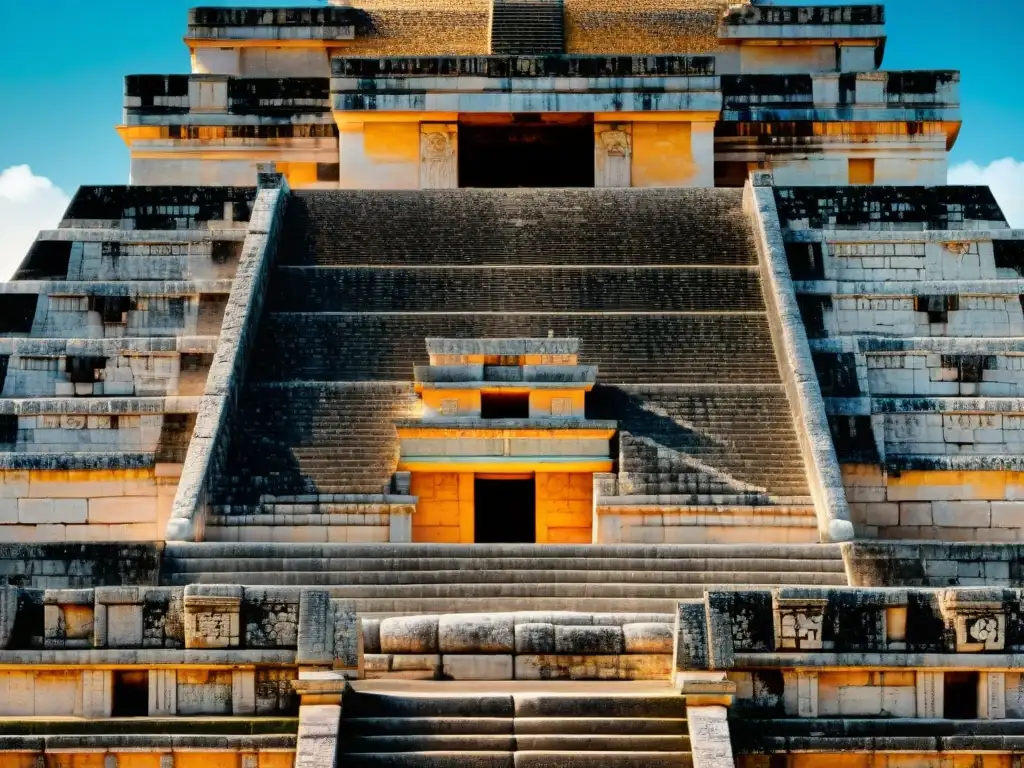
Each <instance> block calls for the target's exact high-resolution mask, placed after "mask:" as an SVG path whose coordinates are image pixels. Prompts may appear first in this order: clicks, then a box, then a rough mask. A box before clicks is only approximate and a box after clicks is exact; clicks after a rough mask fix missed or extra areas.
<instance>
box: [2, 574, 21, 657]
mask: <svg viewBox="0 0 1024 768" xmlns="http://www.w3.org/2000/svg"><path fill="white" fill-rule="evenodd" d="M17 618H18V588H17V587H11V586H2V587H0V649H3V648H6V647H7V645H8V643H10V641H11V635H12V634H13V633H14V621H15V619H17Z"/></svg>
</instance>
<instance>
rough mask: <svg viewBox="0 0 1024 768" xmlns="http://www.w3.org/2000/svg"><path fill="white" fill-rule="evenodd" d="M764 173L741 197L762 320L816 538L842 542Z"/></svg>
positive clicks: (830, 458)
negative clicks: (751, 235) (777, 365)
mask: <svg viewBox="0 0 1024 768" xmlns="http://www.w3.org/2000/svg"><path fill="white" fill-rule="evenodd" d="M764 176H765V175H764V174H761V175H760V177H759V178H757V179H755V183H751V182H748V183H747V187H746V190H745V198H744V199H745V204H746V206H747V210H748V213H749V215H751V216H752V217H753V222H754V231H755V233H756V238H757V250H758V256H759V259H760V265H761V275H762V286H763V289H764V293H765V303H766V304H767V306H768V322H769V326H770V328H771V332H772V339H773V341H774V344H775V349H776V355H777V357H778V359H779V361H780V362H781V365H782V369H783V370H782V374H783V381H784V383H785V387H786V394H787V396H788V398H789V402H790V408H791V409H792V411H793V417H794V420H795V421H796V424H797V430H796V431H797V435H798V438H799V440H800V447H801V450H802V452H803V454H804V465H805V467H806V469H807V475H808V478H807V479H808V485H809V486H810V489H811V497H812V498H813V499H814V507H815V511H816V513H817V516H818V528H819V531H820V535H821V538H822V540H823V541H848V540H850V539H852V538H853V536H854V534H853V523H852V522H851V520H850V507H849V505H848V504H847V501H846V491H845V490H844V488H843V477H842V472H841V470H840V467H839V460H838V458H837V457H836V452H835V448H834V446H833V444H832V433H831V431H830V430H829V426H828V417H827V416H826V414H825V404H824V401H823V399H822V396H821V389H820V387H819V385H818V375H817V373H816V371H815V369H814V362H813V360H812V358H811V350H810V346H809V345H808V343H807V333H806V331H805V330H804V324H803V319H802V318H801V315H800V308H799V306H798V305H797V300H796V293H795V292H794V290H793V281H792V278H791V276H790V273H789V264H788V262H787V260H786V249H785V244H784V242H783V237H782V229H781V227H780V224H779V214H778V210H777V208H776V204H775V194H774V192H773V190H772V187H771V186H759V184H762V185H763V184H765V183H766V182H769V183H770V177H769V178H767V179H766V178H764Z"/></svg>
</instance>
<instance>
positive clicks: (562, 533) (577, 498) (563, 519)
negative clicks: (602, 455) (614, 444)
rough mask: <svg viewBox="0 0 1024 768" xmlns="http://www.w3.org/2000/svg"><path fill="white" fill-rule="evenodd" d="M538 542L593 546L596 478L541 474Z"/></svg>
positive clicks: (538, 484) (538, 496)
mask: <svg viewBox="0 0 1024 768" xmlns="http://www.w3.org/2000/svg"><path fill="white" fill-rule="evenodd" d="M536 483H537V506H536V514H537V541H538V542H548V543H551V544H590V543H591V542H592V541H593V540H594V539H593V530H592V528H593V517H594V501H593V488H594V480H593V475H592V474H590V473H561V472H552V473H538V474H537V475H536Z"/></svg>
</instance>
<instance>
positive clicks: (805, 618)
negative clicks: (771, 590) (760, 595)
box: [773, 594, 828, 651]
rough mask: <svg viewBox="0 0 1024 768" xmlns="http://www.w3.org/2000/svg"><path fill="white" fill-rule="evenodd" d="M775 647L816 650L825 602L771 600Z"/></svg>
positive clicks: (820, 647) (821, 645) (821, 642)
mask: <svg viewBox="0 0 1024 768" xmlns="http://www.w3.org/2000/svg"><path fill="white" fill-rule="evenodd" d="M773 602H774V612H775V647H776V648H778V649H780V650H801V651H819V650H823V649H825V648H826V645H825V640H824V637H823V629H824V625H825V607H826V606H827V605H828V600H822V599H815V598H784V597H779V595H778V594H776V595H775V597H774V600H773Z"/></svg>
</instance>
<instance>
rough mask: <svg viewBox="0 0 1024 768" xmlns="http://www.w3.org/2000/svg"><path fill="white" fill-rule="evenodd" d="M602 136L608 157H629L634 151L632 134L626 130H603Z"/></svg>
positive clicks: (602, 142)
mask: <svg viewBox="0 0 1024 768" xmlns="http://www.w3.org/2000/svg"><path fill="white" fill-rule="evenodd" d="M600 137H601V144H602V145H603V146H604V151H605V153H606V154H607V155H608V157H629V156H630V155H631V154H632V152H633V144H632V141H631V138H630V135H629V134H628V133H626V132H625V131H615V130H612V131H601V133H600Z"/></svg>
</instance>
